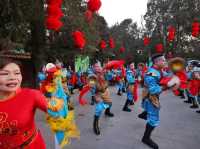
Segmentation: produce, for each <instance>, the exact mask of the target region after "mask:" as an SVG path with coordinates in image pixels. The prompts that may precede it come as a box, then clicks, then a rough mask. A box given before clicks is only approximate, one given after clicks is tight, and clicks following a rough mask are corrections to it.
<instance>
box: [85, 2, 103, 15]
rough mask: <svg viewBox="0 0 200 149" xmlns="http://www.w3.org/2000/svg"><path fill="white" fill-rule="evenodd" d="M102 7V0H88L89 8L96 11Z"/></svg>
mask: <svg viewBox="0 0 200 149" xmlns="http://www.w3.org/2000/svg"><path fill="white" fill-rule="evenodd" d="M100 7H101V0H89V1H88V10H90V11H92V12H96V11H98V10H99V9H100Z"/></svg>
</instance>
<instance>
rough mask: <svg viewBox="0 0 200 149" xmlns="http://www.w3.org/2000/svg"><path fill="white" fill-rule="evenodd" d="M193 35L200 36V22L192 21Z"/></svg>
mask: <svg viewBox="0 0 200 149" xmlns="http://www.w3.org/2000/svg"><path fill="white" fill-rule="evenodd" d="M192 36H194V37H198V36H199V22H196V21H195V22H193V23H192Z"/></svg>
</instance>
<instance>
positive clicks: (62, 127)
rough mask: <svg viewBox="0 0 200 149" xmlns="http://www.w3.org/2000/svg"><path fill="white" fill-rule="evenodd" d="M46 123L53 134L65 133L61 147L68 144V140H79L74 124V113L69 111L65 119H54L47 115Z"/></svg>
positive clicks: (78, 132)
mask: <svg viewBox="0 0 200 149" xmlns="http://www.w3.org/2000/svg"><path fill="white" fill-rule="evenodd" d="M47 122H48V124H49V125H50V128H51V130H52V131H53V132H57V131H64V132H65V138H64V139H63V141H62V143H61V144H60V146H61V147H63V146H65V145H67V144H69V142H70V138H80V131H79V130H78V128H77V126H76V124H75V122H74V111H69V113H68V115H67V117H66V118H62V117H60V118H55V117H51V116H49V115H48V116H47Z"/></svg>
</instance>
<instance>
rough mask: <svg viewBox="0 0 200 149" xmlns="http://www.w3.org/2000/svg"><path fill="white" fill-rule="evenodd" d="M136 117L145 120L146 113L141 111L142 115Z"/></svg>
mask: <svg viewBox="0 0 200 149" xmlns="http://www.w3.org/2000/svg"><path fill="white" fill-rule="evenodd" d="M138 117H139V118H141V119H144V120H147V112H146V111H143V112H142V113H140V114H139V115H138Z"/></svg>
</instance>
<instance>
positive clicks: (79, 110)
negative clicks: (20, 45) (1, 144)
mask: <svg viewBox="0 0 200 149" xmlns="http://www.w3.org/2000/svg"><path fill="white" fill-rule="evenodd" d="M110 89H111V96H112V99H113V107H112V112H113V113H114V114H115V117H114V118H108V117H105V116H104V114H102V117H101V119H100V128H101V135H100V136H96V135H95V134H94V133H93V129H92V123H93V115H94V106H91V105H86V106H84V107H82V106H80V105H78V103H77V94H78V93H77V92H76V94H75V95H73V97H72V99H73V102H74V103H75V113H76V123H77V125H78V127H79V129H80V132H81V137H80V140H72V141H71V144H70V145H69V146H67V147H66V149H149V147H147V146H146V145H144V144H143V143H141V137H142V136H143V133H144V129H145V124H146V123H145V121H144V120H141V119H139V118H137V115H138V114H139V113H140V112H141V111H142V109H141V107H140V102H138V103H137V104H136V105H134V106H131V109H132V110H133V111H132V112H131V113H127V112H123V111H122V107H123V105H124V102H125V100H126V95H125V94H124V95H123V96H117V95H116V92H117V91H116V89H115V88H114V87H111V88H110ZM160 101H161V105H162V107H161V111H160V120H161V123H160V126H159V127H157V128H156V129H155V131H154V132H153V133H152V138H153V140H154V141H156V142H157V143H158V144H159V147H160V149H198V148H200V114H197V113H195V110H192V109H190V108H189V104H186V103H184V102H183V99H180V98H179V97H175V96H174V95H173V94H172V93H171V92H169V91H168V92H164V93H162V95H161V100H160ZM44 119H45V114H44V113H41V112H39V111H38V112H37V115H36V121H37V125H38V127H39V128H40V130H41V133H42V135H43V137H44V139H45V142H46V145H47V149H54V136H53V134H52V133H51V132H50V130H49V127H48V126H47V124H46V123H45V120H44Z"/></svg>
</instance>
